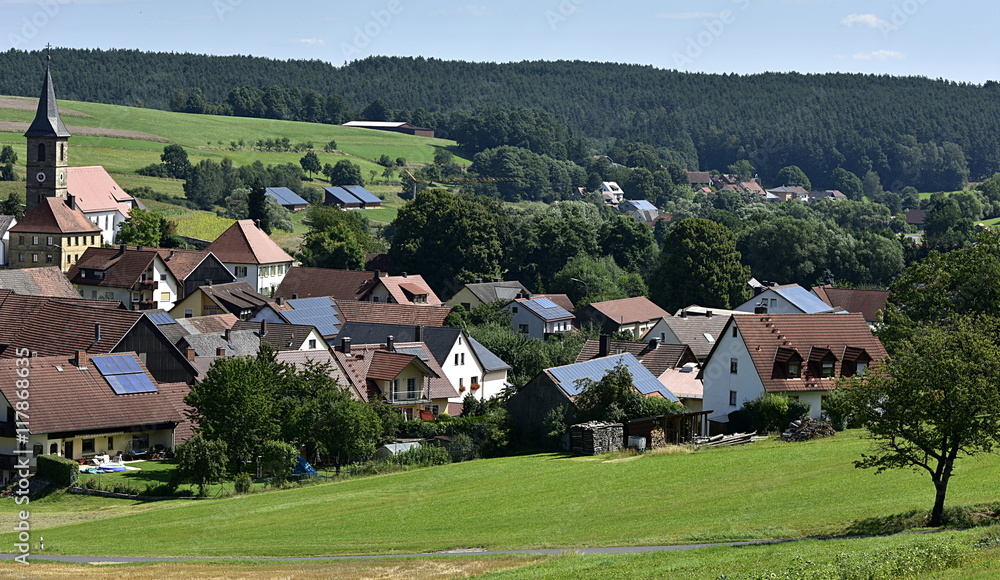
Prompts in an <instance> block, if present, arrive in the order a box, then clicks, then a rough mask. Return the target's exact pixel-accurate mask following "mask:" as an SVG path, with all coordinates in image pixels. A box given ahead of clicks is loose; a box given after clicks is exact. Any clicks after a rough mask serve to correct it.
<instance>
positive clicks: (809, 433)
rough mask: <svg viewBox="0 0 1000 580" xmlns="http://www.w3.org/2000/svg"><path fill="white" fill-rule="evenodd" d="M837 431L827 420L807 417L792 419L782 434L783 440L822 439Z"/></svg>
mask: <svg viewBox="0 0 1000 580" xmlns="http://www.w3.org/2000/svg"><path fill="white" fill-rule="evenodd" d="M836 434H837V432H836V431H835V430H834V429H833V427H831V426H830V424H829V423H827V422H826V421H820V420H818V419H810V418H808V417H807V418H805V419H801V420H798V421H792V422H791V424H789V425H788V429H785V432H784V433H782V434H781V440H782V441H809V440H810V439H821V438H823V437H831V436H833V435H836Z"/></svg>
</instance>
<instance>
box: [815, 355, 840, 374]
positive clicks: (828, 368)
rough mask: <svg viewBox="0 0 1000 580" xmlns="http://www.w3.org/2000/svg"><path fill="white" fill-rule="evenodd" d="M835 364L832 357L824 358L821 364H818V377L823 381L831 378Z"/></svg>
mask: <svg viewBox="0 0 1000 580" xmlns="http://www.w3.org/2000/svg"><path fill="white" fill-rule="evenodd" d="M836 362H837V361H835V360H834V359H833V357H827V358H824V359H823V360H822V362H820V367H819V376H820V377H822V378H824V379H828V378H830V377H832V376H833V367H834V366H835V364H836Z"/></svg>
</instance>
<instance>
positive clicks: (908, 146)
mask: <svg viewBox="0 0 1000 580" xmlns="http://www.w3.org/2000/svg"><path fill="white" fill-rule="evenodd" d="M42 66H43V57H42V55H41V54H40V53H38V52H31V53H29V52H24V51H17V50H13V49H12V50H10V51H8V52H5V53H0V70H2V71H4V73H3V75H2V76H0V94H15V95H26V96H35V95H36V94H37V92H38V88H39V82H40V81H39V71H40V70H41V68H42ZM52 69H53V74H54V75H55V76H56V85H57V88H58V92H59V96H60V98H65V99H71V100H85V101H98V102H107V103H115V104H126V105H132V104H136V103H141V104H142V105H144V106H147V107H155V108H169V107H170V106H171V99H172V98H176V91H177V90H178V89H180V90H181V91H183V92H185V93H187V94H191V93H192V91H193V89H198V90H200V92H201V94H203V95H204V100H205V102H206V103H207V104H208V106H209V107H213V106H216V107H218V108H217V109H215V110H217V111H219V112H223V113H225V112H227V111H232V110H233V108H232V106H231V105H230V104H229V103H231V102H232V101H233V100H234V94H233V89H235V88H238V87H243V86H248V87H252V88H255V89H265V90H264V91H263V100H264V101H265V102H266V101H267V100H268V99H270V100H271V101H272V104H274V103H273V102H274V101H275V100H279V101H281V103H280V105H281V106H277V107H274V108H273V110H274V111H276V112H275V113H273V115H282V116H285V117H287V118H303V119H306V117H309V118H308V119H307V120H318V121H321V122H337V121H338V120H339V119H336V118H332V117H329V116H328V115H326V113H325V112H324V111H326V110H327V107H326V105H327V104H329V103H327V101H330V102H334V101H336V102H341V100H340V98H342V102H343V105H344V106H343V107H342V109H339V110H342V111H343V112H344V113H345V114H358V113H359V112H360V111H362V110H363V109H364V108H365V107H367V106H368V105H369V104H370V103H372V102H373V101H375V100H377V99H383V100H384V101H385V104H386V105H387V107H388V110H389V116H390V117H393V118H394V120H408V121H412V122H415V123H417V124H429V125H432V126H434V127H435V128H437V129H439V130H440V131H441V132H442V133H443V134H448V132H449V131H450V130H451V129H454V127H455V124H456V122H457V121H456V117H462V115H454V114H453V113H455V112H459V111H471V110H475V109H477V108H479V107H482V106H485V105H499V106H501V107H533V108H541V109H544V110H546V111H548V112H549V113H552V114H553V115H555V116H556V117H557V118H558V119H560V120H561V121H563V122H565V123H566V124H567V125H568V126H569V128H570V129H571V130H572V131H573V133H574V134H575V135H576V136H578V137H585V138H588V140H589V141H588V143H589V145H591V146H594V147H596V148H597V149H598V150H603V148H605V147H607V146H610V145H611V144H612V143H613V140H614V139H618V140H619V143H628V142H644V143H649V144H651V145H654V146H655V147H657V148H659V149H660V152H661V155H662V156H663V158H664V159H665V160H677V161H679V162H681V163H682V164H684V165H688V166H689V167H690V168H692V169H693V168H695V167H694V165H700V167H701V168H703V169H716V168H717V169H723V168H725V166H726V165H728V164H730V163H733V162H734V161H736V160H737V159H749V160H750V161H751V162H753V163H754V165H755V166H756V167H757V168H758V170H759V171H760V172H761V174H762V177H765V179H767V178H768V177H772V176H774V175H775V174H776V173H777V171H778V170H779V169H780V168H781V167H783V166H786V165H793V164H794V165H798V166H800V167H801V168H802V169H803V170H805V172H806V173H807V174H809V175H811V176H816V177H819V178H820V180H822V179H823V176H826V175H829V173H830V171H832V170H833V169H835V168H836V167H844V168H845V169H847V170H849V171H852V172H853V173H855V174H857V175H864V174H865V172H866V171H868V170H874V171H875V172H877V173H878V174H879V175H880V176H881V178H882V183H883V184H885V185H887V186H889V185H892V184H893V183H903V184H913V185H917V186H920V185H924V186H925V187H928V188H932V187H934V184H935V176H934V175H932V174H931V171H930V170H928V169H927V168H928V167H931V166H933V165H934V164H933V163H929V162H928V160H929V159H937V158H940V159H941V160H943V161H942V162H941V163H943V164H948V163H952V162H955V163H958V162H960V161H961V159H960V158H961V157H963V156H964V158H965V161H966V162H967V163H968V169H969V178H970V179H973V180H976V179H979V178H982V177H984V176H989V175H992V174H993V173H994V172H997V171H1000V84H998V83H996V82H989V83H986V84H985V85H982V86H980V85H972V84H962V83H955V82H949V81H944V80H932V79H926V78H920V77H890V76H873V75H860V74H823V75H803V74H796V73H762V74H756V75H718V74H701V73H682V72H677V71H668V70H660V69H656V68H653V67H650V66H639V65H625V64H614V63H590V62H568V61H558V62H540V61H539V62H520V63H507V64H496V63H469V62H461V61H441V60H436V59H424V58H401V57H370V58H366V59H364V60H360V61H355V62H352V63H350V64H348V65H345V66H343V67H334V66H332V65H330V64H329V63H325V62H321V61H315V60H314V61H278V60H271V59H264V58H258V57H250V56H226V57H219V56H204V55H192V54H178V53H145V52H139V51H133V50H108V51H102V50H68V49H58V50H55V51H54V52H53V60H52ZM267 87H281V88H283V89H293V90H290V91H289V90H285V91H278V90H275V89H273V88H272V89H270V90H267ZM309 95H311V96H309ZM307 96H309V98H307ZM331 96H333V97H332V98H331ZM338 97H340V98H338ZM199 98H201V97H199ZM310 103H311V105H310ZM320 105H322V106H321V107H319V108H318V109H317V107H318V106H320ZM310 107H311V108H310ZM307 109H308V110H312V111H313V112H312V113H309V112H308V111H307ZM206 110H209V109H206ZM267 110H268V111H271V110H272V109H271V108H268V109H267ZM317 111H318V112H317ZM237 112H238V111H237ZM312 117H314V118H312ZM398 117H405V119H402V118H398ZM512 144H514V145H516V143H512ZM956 146H957V147H956ZM938 165H941V164H940V163H939V164H938ZM814 179H815V178H814Z"/></svg>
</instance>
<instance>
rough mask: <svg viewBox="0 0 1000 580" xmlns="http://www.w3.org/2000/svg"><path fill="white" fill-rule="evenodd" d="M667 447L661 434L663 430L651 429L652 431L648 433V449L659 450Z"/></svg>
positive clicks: (665, 440)
mask: <svg viewBox="0 0 1000 580" xmlns="http://www.w3.org/2000/svg"><path fill="white" fill-rule="evenodd" d="M666 446H667V436H666V435H664V434H663V429H661V428H660V427H653V430H652V431H650V432H649V448H650V449H659V448H660V447H666Z"/></svg>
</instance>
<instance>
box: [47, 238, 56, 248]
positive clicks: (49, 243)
mask: <svg viewBox="0 0 1000 580" xmlns="http://www.w3.org/2000/svg"><path fill="white" fill-rule="evenodd" d="M45 243H46V244H47V245H50V246H53V245H55V244H53V243H52V236H49V237H47V238H45Z"/></svg>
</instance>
